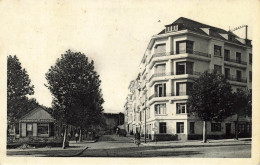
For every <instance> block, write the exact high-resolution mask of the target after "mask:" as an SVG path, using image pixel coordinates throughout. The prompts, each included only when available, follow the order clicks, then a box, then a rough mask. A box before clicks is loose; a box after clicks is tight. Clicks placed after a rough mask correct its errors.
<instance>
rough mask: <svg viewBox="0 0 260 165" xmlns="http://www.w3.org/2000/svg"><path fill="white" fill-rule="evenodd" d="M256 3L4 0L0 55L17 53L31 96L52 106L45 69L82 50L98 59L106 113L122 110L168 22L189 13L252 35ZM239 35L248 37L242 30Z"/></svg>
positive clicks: (200, 18)
mask: <svg viewBox="0 0 260 165" xmlns="http://www.w3.org/2000/svg"><path fill="white" fill-rule="evenodd" d="M252 2H254V3H252ZM255 2H256V1H250V0H249V1H221V2H220V1H215V2H210V1H195V0H193V1H191V0H190V1H188V0H187V1H181V0H179V1H174V0H172V1H166V0H165V1H158V2H156V1H151V0H149V1H143V0H135V1H130V0H122V1H114V0H109V1H92V2H90V1H77V2H76V1H72V0H71V1H41V2H40V1H37V2H36V1H33V0H31V1H26V0H23V1H1V2H0V15H1V16H0V17H1V19H0V23H1V27H0V30H1V34H0V35H1V36H0V39H1V40H0V41H1V43H0V50H1V59H4V58H6V57H7V55H17V56H18V58H19V60H20V62H21V63H22V67H24V68H25V69H26V70H27V72H28V74H29V76H30V78H31V80H32V84H33V85H34V86H35V94H34V96H33V97H35V98H36V99H37V100H38V102H39V103H40V104H43V105H45V106H51V100H52V97H51V94H50V92H49V91H48V89H47V88H46V87H45V86H44V83H47V82H46V79H45V73H46V72H47V71H48V69H49V68H50V66H52V65H54V64H55V61H56V59H57V58H59V57H60V56H61V54H62V53H65V51H66V50H68V49H71V50H72V51H80V52H82V53H84V54H86V55H87V56H88V57H89V58H90V59H92V60H94V62H95V69H96V71H97V72H98V73H99V75H100V78H101V81H102V84H101V88H102V91H103V95H104V100H105V103H104V109H105V112H120V111H121V112H122V111H123V109H124V107H123V106H124V103H125V98H126V96H127V94H128V85H129V82H130V81H131V80H132V79H135V78H136V76H137V73H138V66H139V64H140V60H141V58H142V56H143V54H144V52H145V50H146V48H147V45H148V43H149V41H150V38H151V37H152V35H154V34H157V33H159V32H160V31H161V30H162V29H163V28H164V25H165V24H170V23H172V22H174V21H175V20H176V19H178V18H179V17H187V18H190V19H193V20H196V21H199V22H201V23H205V24H209V25H212V26H216V27H220V28H223V29H225V30H228V29H229V26H230V27H231V28H234V27H237V26H240V25H249V39H252V36H253V35H252V34H253V24H254V22H256V21H258V17H256V11H257V10H258V9H257V8H256V7H257V6H259V3H257V4H258V5H256V3H255ZM159 20H160V21H159ZM238 33H239V34H240V36H241V37H244V29H243V30H240V31H238ZM2 57H4V58H2Z"/></svg>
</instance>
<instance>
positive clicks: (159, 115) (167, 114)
mask: <svg viewBox="0 0 260 165" xmlns="http://www.w3.org/2000/svg"><path fill="white" fill-rule="evenodd" d="M155 116H168V114H156V115H155Z"/></svg>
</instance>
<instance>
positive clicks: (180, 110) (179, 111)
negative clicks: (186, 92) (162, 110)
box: [176, 103, 186, 114]
mask: <svg viewBox="0 0 260 165" xmlns="http://www.w3.org/2000/svg"><path fill="white" fill-rule="evenodd" d="M176 113H177V114H182V113H186V103H177V104H176Z"/></svg>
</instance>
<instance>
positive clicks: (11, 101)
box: [7, 55, 38, 122]
mask: <svg viewBox="0 0 260 165" xmlns="http://www.w3.org/2000/svg"><path fill="white" fill-rule="evenodd" d="M33 89H34V86H33V85H31V80H30V78H29V75H28V74H27V72H26V70H25V69H23V68H22V66H21V63H20V62H19V59H18V58H17V57H16V56H11V55H9V56H8V57H7V117H8V121H9V122H17V120H18V119H19V118H20V117H21V116H22V115H24V114H25V113H27V112H28V111H29V110H31V109H33V108H34V106H36V105H38V103H37V101H36V100H35V99H28V98H27V96H28V95H32V94H33V93H34V90H33Z"/></svg>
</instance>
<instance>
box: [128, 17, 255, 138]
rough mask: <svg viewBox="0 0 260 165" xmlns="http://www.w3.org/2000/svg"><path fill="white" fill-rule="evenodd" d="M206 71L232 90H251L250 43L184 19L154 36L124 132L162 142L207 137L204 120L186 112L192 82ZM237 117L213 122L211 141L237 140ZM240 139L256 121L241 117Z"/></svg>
mask: <svg viewBox="0 0 260 165" xmlns="http://www.w3.org/2000/svg"><path fill="white" fill-rule="evenodd" d="M205 71H209V72H220V73H222V74H224V75H225V77H226V78H227V79H228V81H229V82H230V84H231V85H232V89H233V91H236V90H237V89H239V88H246V87H247V88H249V89H252V45H251V40H249V39H247V38H245V39H243V38H239V37H238V36H237V35H235V34H234V33H232V32H231V31H226V30H223V29H220V28H216V27H212V26H209V25H205V24H202V23H199V22H196V21H193V20H190V19H187V18H183V17H181V18H179V19H177V20H176V21H175V22H173V23H172V24H169V25H166V26H165V29H163V30H162V31H161V32H160V33H159V34H157V35H154V36H153V37H152V38H151V40H150V42H149V44H148V47H147V50H146V52H145V54H144V56H143V58H142V60H141V63H140V72H139V74H138V76H137V78H136V80H133V81H131V82H130V85H129V91H130V94H129V95H128V96H127V100H126V103H125V127H126V130H127V131H128V132H129V133H135V132H136V131H139V132H141V134H145V130H146V135H147V137H148V138H151V139H155V138H157V140H160V139H167V138H164V137H168V138H176V139H178V140H189V139H197V138H201V137H202V121H201V120H200V119H198V118H197V117H195V116H193V115H190V114H189V113H188V112H187V107H186V102H187V99H188V97H189V90H190V87H191V83H192V79H193V78H197V77H199V75H200V74H201V73H203V72H205ZM235 120H236V116H232V117H229V118H228V119H226V120H225V121H224V122H221V123H215V122H210V123H208V124H207V125H208V127H207V133H208V135H209V136H210V137H213V138H215V137H221V138H222V137H232V136H233V135H234V133H235ZM238 128H239V132H240V133H241V135H250V134H251V119H250V118H249V117H243V118H240V123H239V125H238Z"/></svg>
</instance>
